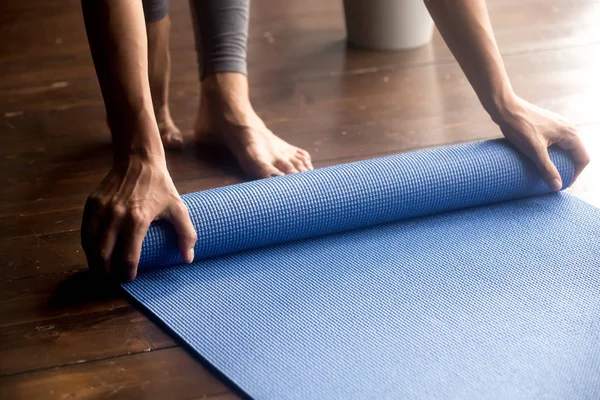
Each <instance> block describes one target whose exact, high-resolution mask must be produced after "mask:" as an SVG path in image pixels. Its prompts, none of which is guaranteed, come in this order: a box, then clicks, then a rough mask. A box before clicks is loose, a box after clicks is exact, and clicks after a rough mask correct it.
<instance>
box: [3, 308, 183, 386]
mask: <svg viewBox="0 0 600 400" xmlns="http://www.w3.org/2000/svg"><path fill="white" fill-rule="evenodd" d="M0 338H2V340H1V341H0V376H2V375H13V374H16V373H22V372H25V371H32V370H37V369H43V368H49V367H53V366H57V365H68V364H77V363H82V362H86V361H90V360H96V359H101V358H106V357H115V356H122V355H128V354H136V353H143V352H148V351H153V350H158V349H163V348H167V347H175V346H176V344H175V342H174V341H173V340H172V339H171V338H169V337H168V336H167V334H166V333H164V332H163V331H162V330H161V329H160V328H158V327H157V326H156V325H154V324H153V323H152V322H151V321H149V320H148V319H147V318H146V317H145V316H143V315H142V314H141V313H140V312H139V311H137V310H135V309H134V308H133V307H121V308H118V309H113V310H105V311H100V312H95V313H85V314H75V315H70V316H65V317H58V318H52V319H47V320H44V321H43V322H42V321H35V322H29V323H25V324H19V325H10V326H5V327H0Z"/></svg>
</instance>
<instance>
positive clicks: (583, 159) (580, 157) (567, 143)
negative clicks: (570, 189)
mask: <svg viewBox="0 0 600 400" xmlns="http://www.w3.org/2000/svg"><path fill="white" fill-rule="evenodd" d="M557 145H558V146H560V147H561V148H562V149H565V150H567V151H568V152H569V153H570V154H571V157H573V162H574V163H575V176H574V177H573V182H574V181H575V180H576V179H577V177H578V176H579V174H581V172H582V171H583V169H584V168H585V167H586V166H587V165H588V164H589V162H590V156H589V154H588V152H587V150H586V149H585V146H584V145H583V142H582V141H581V138H580V137H579V136H577V134H576V133H574V134H573V135H569V136H567V137H566V138H564V139H562V140H560V141H559V142H557Z"/></svg>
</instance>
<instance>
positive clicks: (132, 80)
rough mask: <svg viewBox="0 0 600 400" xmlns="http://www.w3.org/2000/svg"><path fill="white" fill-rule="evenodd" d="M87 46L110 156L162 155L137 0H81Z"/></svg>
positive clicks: (140, 13)
mask: <svg viewBox="0 0 600 400" xmlns="http://www.w3.org/2000/svg"><path fill="white" fill-rule="evenodd" d="M82 8H83V15H84V20H85V26H86V31H87V35H88V40H89V44H90V50H91V52H92V57H93V60H94V66H95V68H96V74H97V75H98V82H99V83H100V88H101V90H102V97H103V98H104V104H105V107H106V113H107V119H108V123H109V126H110V129H111V135H112V138H113V145H114V149H115V158H116V159H118V158H122V157H127V156H128V155H130V154H132V153H135V154H139V155H140V156H143V157H148V156H158V157H162V158H164V150H163V147H162V144H161V140H160V134H159V131H158V127H157V124H156V119H155V117H154V112H153V107H152V97H151V94H150V85H149V82H148V55H147V53H148V50H147V38H146V29H145V23H144V14H143V10H142V5H141V2H140V1H135V0H82Z"/></svg>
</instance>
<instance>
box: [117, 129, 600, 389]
mask: <svg viewBox="0 0 600 400" xmlns="http://www.w3.org/2000/svg"><path fill="white" fill-rule="evenodd" d="M551 158H552V160H553V161H554V163H555V164H556V166H557V168H558V169H559V171H560V173H561V176H562V177H563V181H564V183H565V186H568V185H569V184H570V183H571V181H572V179H573V171H574V169H573V165H572V162H571V160H570V159H569V158H568V157H567V156H566V155H565V154H564V153H562V152H561V151H560V150H557V149H551ZM182 197H183V199H184V201H185V203H186V204H187V206H188V207H189V209H190V213H191V216H192V220H193V223H194V225H195V227H196V230H197V232H198V236H199V239H198V243H197V244H196V248H195V253H196V260H195V262H194V263H193V264H190V265H185V264H181V258H180V255H179V254H178V251H177V246H176V237H175V233H174V232H173V229H172V228H171V227H170V226H169V225H167V224H165V223H161V222H158V223H155V224H153V225H152V227H151V229H150V230H149V232H148V234H147V236H146V239H145V242H144V245H143V250H142V258H141V262H140V271H139V275H138V278H137V279H136V280H135V281H133V282H131V283H128V284H125V285H124V288H125V289H126V291H127V292H129V293H130V294H131V295H132V296H133V297H134V298H135V299H137V301H138V302H139V303H140V304H141V305H142V306H143V307H145V308H146V309H147V310H148V311H149V312H150V313H152V314H153V315H154V316H155V317H156V318H158V319H159V320H160V321H162V322H163V324H164V325H165V326H166V327H167V328H168V329H169V330H170V331H171V332H172V333H173V334H174V335H176V336H177V337H179V339H180V340H182V341H183V342H185V343H186V344H187V345H188V347H189V348H190V349H192V351H194V352H196V353H197V355H198V356H199V357H200V359H202V360H203V361H204V362H206V363H207V364H209V365H210V366H212V367H213V368H214V369H215V370H216V371H218V372H219V373H220V374H221V375H222V376H224V377H225V378H227V380H228V381H229V382H230V384H231V385H233V386H234V387H235V388H236V389H237V390H238V392H239V393H241V394H242V395H245V396H247V397H250V398H254V399H259V400H262V399H265V400H275V399H277V400H285V399H335V400H337V399H340V400H341V399H344V400H345V399H365V398H373V399H561V400H564V399H599V398H600V257H599V250H600V247H599V245H600V229H599V227H600V210H598V209H596V208H594V207H592V206H590V205H588V204H586V203H584V202H582V201H580V200H578V199H576V198H574V197H572V196H570V195H568V194H565V193H550V190H549V188H548V186H547V185H546V184H545V183H544V182H543V180H542V179H541V178H540V176H539V175H538V174H537V172H536V170H535V168H534V167H533V166H532V165H531V164H530V163H529V162H528V161H527V160H526V159H525V158H524V157H523V156H521V155H520V154H519V153H518V152H517V151H515V150H514V149H513V148H511V147H510V146H509V145H508V144H507V143H506V142H504V141H502V140H496V141H485V142H479V143H470V144H461V145H456V146H449V147H441V148H435V149H428V150H422V151H416V152H411V153H405V154H400V155H396V156H390V157H383V158H378V159H373V160H367V161H360V162H356V163H351V164H345V165H339V166H335V167H329V168H323V169H319V170H315V171H310V172H306V173H300V174H295V175H288V176H284V177H277V178H271V179H266V180H261V181H255V182H249V183H244V184H240V185H233V186H228V187H223V188H218V189H213V190H208V191H204V192H198V193H192V194H188V195H184V196H182Z"/></svg>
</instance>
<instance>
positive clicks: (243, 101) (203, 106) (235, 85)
mask: <svg viewBox="0 0 600 400" xmlns="http://www.w3.org/2000/svg"><path fill="white" fill-rule="evenodd" d="M200 112H201V114H204V115H205V116H210V117H211V118H215V117H217V118H221V119H222V120H223V122H225V123H227V124H230V125H234V126H249V125H252V124H254V123H256V119H257V118H258V116H257V115H256V113H255V112H254V109H253V107H252V104H251V103H250V98H249V96H248V81H247V78H246V76H245V75H243V74H240V73H236V72H233V73H232V72H224V73H217V74H211V75H209V76H207V77H206V78H204V79H203V80H202V83H201V90H200Z"/></svg>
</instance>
